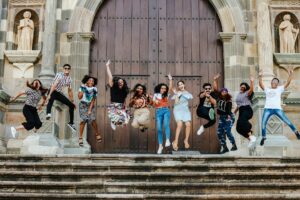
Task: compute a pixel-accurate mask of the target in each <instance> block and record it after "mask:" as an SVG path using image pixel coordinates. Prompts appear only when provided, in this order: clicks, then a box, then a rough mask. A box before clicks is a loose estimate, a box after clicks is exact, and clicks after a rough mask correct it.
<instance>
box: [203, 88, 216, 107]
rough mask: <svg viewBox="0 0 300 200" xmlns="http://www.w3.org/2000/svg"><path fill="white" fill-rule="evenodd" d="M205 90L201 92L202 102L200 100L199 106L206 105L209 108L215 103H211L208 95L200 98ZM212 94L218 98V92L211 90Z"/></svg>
mask: <svg viewBox="0 0 300 200" xmlns="http://www.w3.org/2000/svg"><path fill="white" fill-rule="evenodd" d="M203 93H204V92H201V93H200V94H199V99H200V102H199V106H204V107H208V108H213V107H214V105H213V104H211V102H210V100H209V99H208V98H207V97H203V98H200V95H201V94H203ZM210 96H211V97H212V98H214V99H217V97H218V95H217V93H216V92H211V93H210Z"/></svg>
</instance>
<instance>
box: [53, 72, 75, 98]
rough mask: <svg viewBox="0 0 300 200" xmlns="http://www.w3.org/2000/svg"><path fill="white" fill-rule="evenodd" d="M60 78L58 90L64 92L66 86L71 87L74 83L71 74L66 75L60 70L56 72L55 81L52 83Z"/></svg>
mask: <svg viewBox="0 0 300 200" xmlns="http://www.w3.org/2000/svg"><path fill="white" fill-rule="evenodd" d="M57 80H58V83H57V86H56V91H57V92H61V93H62V92H63V88H64V87H68V88H71V84H72V79H71V77H70V76H65V74H64V73H63V72H59V73H57V74H56V76H55V78H54V81H53V83H52V85H53V84H54V83H55V82H56V81H57Z"/></svg>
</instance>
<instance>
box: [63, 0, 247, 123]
mask: <svg viewBox="0 0 300 200" xmlns="http://www.w3.org/2000/svg"><path fill="white" fill-rule="evenodd" d="M104 1H108V0H78V2H77V5H76V7H75V9H74V11H73V13H72V16H71V18H70V24H69V29H68V32H67V33H64V34H65V35H66V37H67V38H68V40H67V44H66V45H62V46H65V47H66V48H67V49H68V50H67V51H66V48H64V49H63V50H64V51H63V52H64V54H61V59H60V60H61V61H65V62H68V63H70V64H71V65H72V69H73V72H74V73H72V78H73V80H75V81H74V83H75V84H74V86H73V87H74V88H75V91H76V90H77V88H78V87H79V86H80V80H81V78H82V75H83V74H88V73H89V65H90V61H89V59H90V40H92V39H93V38H94V33H93V32H91V30H92V24H93V21H94V17H95V15H96V13H97V11H98V9H100V7H101V5H102V3H103V2H104ZM209 1H210V3H211V4H212V6H213V7H214V8H215V10H216V12H217V14H218V16H219V19H220V21H221V26H222V30H223V32H220V33H219V36H220V39H221V40H222V41H223V48H224V51H223V52H224V53H223V56H224V85H225V86H226V87H227V88H229V90H230V92H232V93H233V94H236V93H237V92H238V91H239V83H240V82H242V81H243V80H245V78H246V77H244V76H245V75H247V74H249V71H250V68H249V66H248V64H247V63H244V61H245V60H246V58H245V57H246V56H245V52H244V51H241V50H242V49H244V45H245V39H246V37H247V34H246V33H245V30H246V28H245V22H244V18H243V13H242V12H243V11H242V5H240V3H239V2H237V1H235V0H209ZM233 72H234V73H233ZM247 78H248V77H247ZM78 119H79V116H75V120H76V121H77V122H78V123H79V120H78ZM77 122H76V123H77Z"/></svg>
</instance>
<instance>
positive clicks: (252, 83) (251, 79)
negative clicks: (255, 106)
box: [248, 76, 254, 96]
mask: <svg viewBox="0 0 300 200" xmlns="http://www.w3.org/2000/svg"><path fill="white" fill-rule="evenodd" d="M253 90H254V77H253V76H251V77H250V89H249V91H248V96H251V94H252V93H253Z"/></svg>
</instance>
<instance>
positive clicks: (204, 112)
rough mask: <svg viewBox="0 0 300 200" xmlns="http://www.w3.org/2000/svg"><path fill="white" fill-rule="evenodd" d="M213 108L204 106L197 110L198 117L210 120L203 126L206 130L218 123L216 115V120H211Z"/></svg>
mask: <svg viewBox="0 0 300 200" xmlns="http://www.w3.org/2000/svg"><path fill="white" fill-rule="evenodd" d="M210 109H211V108H208V107H204V106H199V107H198V108H197V115H198V117H201V118H204V119H206V120H208V122H207V123H206V124H204V125H203V127H204V128H208V127H211V126H212V125H214V124H215V123H216V115H215V114H214V119H213V120H212V119H210V117H209V110H210Z"/></svg>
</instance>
